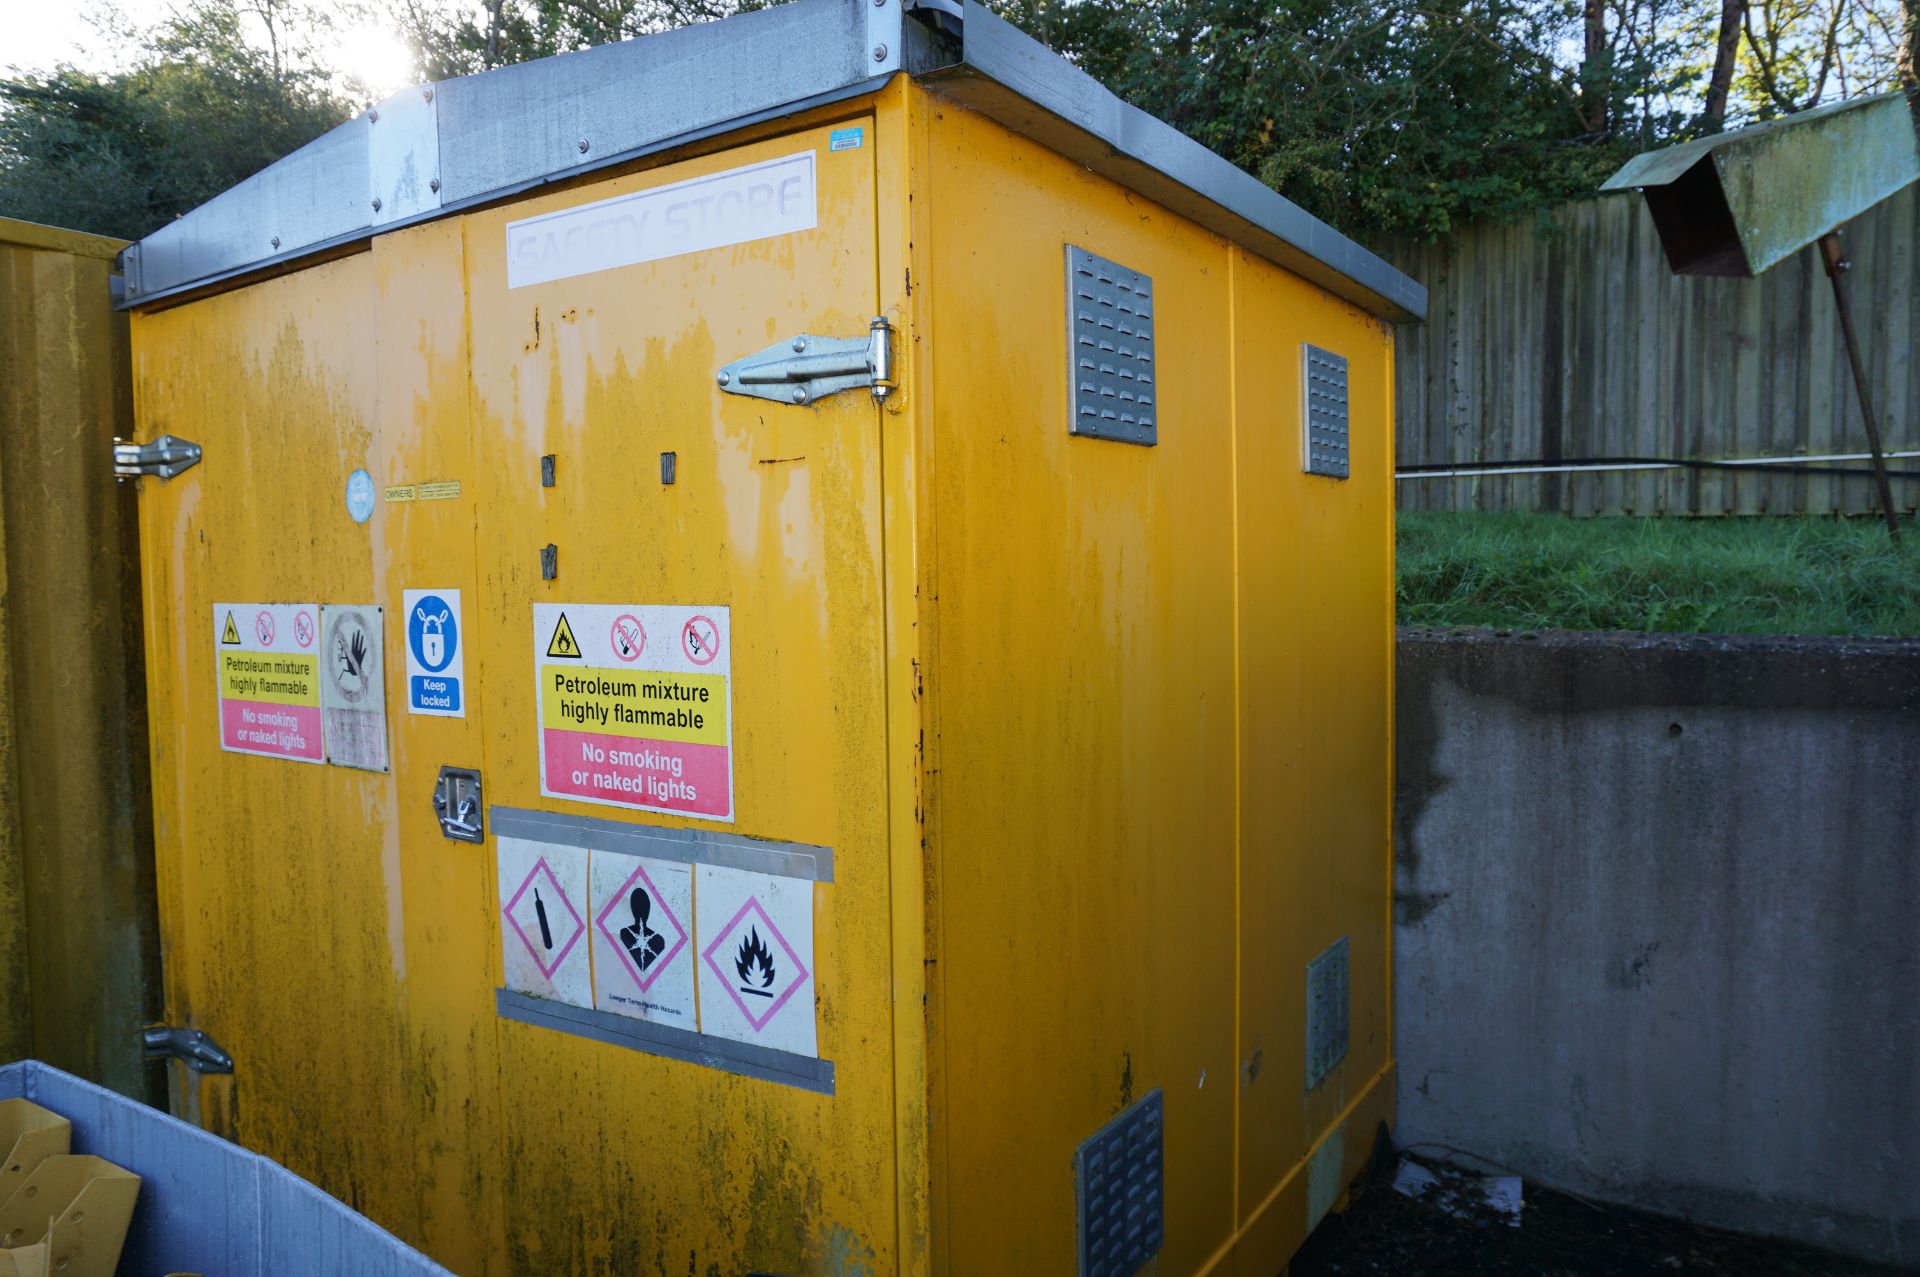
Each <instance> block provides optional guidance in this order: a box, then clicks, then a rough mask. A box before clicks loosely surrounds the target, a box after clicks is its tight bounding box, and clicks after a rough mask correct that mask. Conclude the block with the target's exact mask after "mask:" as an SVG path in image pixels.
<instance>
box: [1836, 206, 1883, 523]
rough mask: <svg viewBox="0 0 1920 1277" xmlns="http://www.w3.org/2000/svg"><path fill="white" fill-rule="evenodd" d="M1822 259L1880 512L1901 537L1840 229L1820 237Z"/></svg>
mask: <svg viewBox="0 0 1920 1277" xmlns="http://www.w3.org/2000/svg"><path fill="white" fill-rule="evenodd" d="M1820 260H1821V262H1822V263H1823V264H1824V265H1825V266H1826V268H1827V278H1828V279H1829V280H1831V281H1833V304H1834V308H1835V309H1836V310H1838V311H1839V312H1840V335H1841V337H1842V338H1843V339H1844V340H1845V341H1846V343H1847V362H1848V363H1849V364H1851V365H1852V366H1853V388H1854V390H1856V391H1857V392H1858V393H1859V395H1860V415H1861V417H1862V418H1863V419H1864V420H1865V421H1866V423H1867V447H1868V448H1869V449H1870V450H1871V451H1872V453H1873V479H1874V484H1875V485H1876V486H1877V487H1878V488H1879V489H1880V512H1881V513H1882V514H1883V515H1885V516H1886V519H1887V535H1888V536H1889V537H1891V538H1893V539H1894V540H1895V541H1898V540H1899V539H1900V520H1899V517H1898V516H1897V515H1895V514H1894V512H1893V489H1892V487H1891V486H1890V485H1889V484H1888V482H1887V458H1886V455H1885V454H1884V453H1883V452H1882V451H1881V450H1880V422H1879V421H1878V420H1877V419H1876V418H1875V417H1874V415H1873V398H1872V396H1871V395H1869V394H1868V392H1867V368H1866V365H1865V364H1863V363H1862V362H1861V361H1860V339H1859V337H1858V336H1857V335H1855V333H1854V331H1853V312H1852V311H1851V310H1849V309H1848V308H1847V282H1846V272H1847V271H1848V270H1849V269H1851V268H1852V266H1853V263H1852V262H1849V261H1848V260H1847V253H1846V249H1845V247H1843V246H1842V245H1841V243H1840V232H1839V231H1838V230H1831V231H1828V232H1827V233H1826V234H1825V235H1822V236H1821V237H1820Z"/></svg>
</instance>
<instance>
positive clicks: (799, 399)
mask: <svg viewBox="0 0 1920 1277" xmlns="http://www.w3.org/2000/svg"><path fill="white" fill-rule="evenodd" d="M793 401H794V402H795V403H805V402H806V401H807V392H806V391H804V390H795V391H794V392H793Z"/></svg>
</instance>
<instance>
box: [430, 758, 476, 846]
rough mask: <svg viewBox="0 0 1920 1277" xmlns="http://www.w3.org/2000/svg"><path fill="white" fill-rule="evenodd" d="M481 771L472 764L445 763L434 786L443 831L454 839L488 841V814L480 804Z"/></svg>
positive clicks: (434, 805)
mask: <svg viewBox="0 0 1920 1277" xmlns="http://www.w3.org/2000/svg"><path fill="white" fill-rule="evenodd" d="M480 802H481V799H480V773H479V772H478V771H475V770H474V769H473V768H471V767H442V768H441V769H440V779H439V780H437V781H436V782H434V786H433V812H434V815H436V816H438V817H439V818H440V832H441V834H442V835H444V836H445V837H447V838H450V839H452V840H453V841H454V842H485V841H486V840H487V828H486V819H487V818H486V816H485V815H484V814H483V812H482V810H481V806H480Z"/></svg>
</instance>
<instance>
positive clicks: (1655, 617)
mask: <svg viewBox="0 0 1920 1277" xmlns="http://www.w3.org/2000/svg"><path fill="white" fill-rule="evenodd" d="M1399 619H1400V623H1401V624H1402V625H1433V626H1484V627H1488V628H1492V629H1515V630H1539V629H1567V630H1639V631H1663V632H1671V633H1690V634H1851V635H1880V636H1896V635H1901V636H1911V635H1920V526H1916V524H1915V521H1914V520H1911V519H1909V520H1907V521H1906V522H1905V523H1904V524H1903V526H1902V535H1901V540H1900V544H1899V545H1898V546H1894V545H1892V544H1890V543H1889V541H1888V538H1887V532H1886V528H1885V526H1884V525H1882V524H1881V523H1880V522H1879V521H1877V520H1871V519H1836V518H1791V517H1777V518H1744V519H1733V518H1727V519H1636V518H1609V519H1567V518H1562V517H1560V516H1557V515H1541V514H1452V513H1445V514H1443V513H1420V512H1408V513H1403V514H1401V515H1400V517H1399Z"/></svg>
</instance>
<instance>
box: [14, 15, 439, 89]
mask: <svg viewBox="0 0 1920 1277" xmlns="http://www.w3.org/2000/svg"><path fill="white" fill-rule="evenodd" d="M173 3H174V0H113V3H112V6H111V9H112V11H113V12H116V13H117V14H118V15H119V17H118V22H117V25H119V26H121V27H123V28H125V29H127V30H131V31H137V30H140V29H142V28H144V27H149V26H152V25H153V24H154V23H156V22H158V21H159V20H160V19H162V18H164V17H165V16H166V15H167V13H168V11H169V10H170V9H171V7H172V5H173ZM103 7H104V6H101V5H98V4H97V3H94V2H92V0H0V67H14V68H16V69H19V70H35V71H43V70H46V69H48V68H50V67H52V66H54V65H55V64H56V63H59V62H72V63H75V64H76V65H79V66H82V67H85V68H87V69H88V70H93V71H111V70H114V69H116V68H117V66H118V64H119V62H120V61H121V60H122V59H121V58H119V57H118V56H116V53H115V51H114V50H113V49H112V48H110V47H109V45H108V42H106V41H104V40H102V39H101V36H100V33H99V32H98V31H97V30H96V29H95V27H94V25H93V23H92V22H90V21H89V20H88V19H89V15H90V14H91V13H93V12H95V11H96V10H98V9H101V8H103ZM319 43H320V44H321V47H322V49H323V50H324V53H325V59H324V60H325V61H326V62H327V63H328V64H329V65H331V66H334V67H336V68H338V69H339V70H340V71H341V72H342V73H344V74H348V75H353V76H355V77H356V78H358V79H359V80H360V81H361V82H362V83H364V84H365V85H366V86H367V87H368V88H369V89H370V90H372V91H373V94H374V96H376V97H384V96H386V95H387V94H389V93H392V92H393V91H395V90H396V89H401V88H404V87H406V85H407V84H408V83H410V82H411V80H412V78H413V77H412V76H411V74H410V67H409V63H408V53H407V47H406V45H405V44H404V43H403V42H402V41H401V39H400V38H399V36H397V35H395V34H394V33H393V32H392V31H391V30H389V29H385V28H382V27H379V26H375V25H371V24H365V23H362V24H357V25H349V26H345V27H343V28H342V29H341V30H338V31H334V32H330V33H328V35H327V37H326V38H325V39H323V40H321V41H320V42H319Z"/></svg>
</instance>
